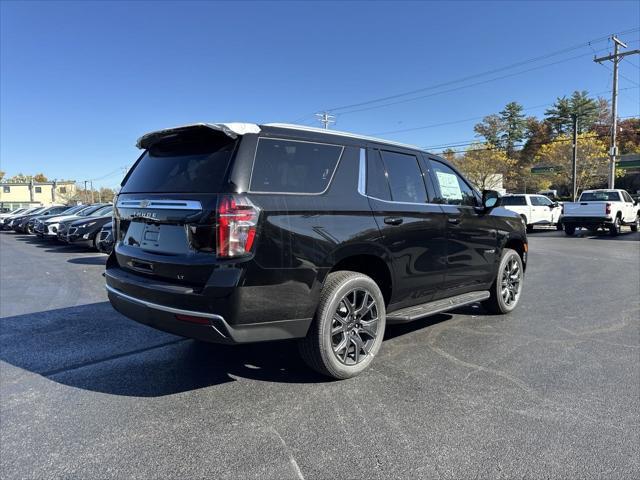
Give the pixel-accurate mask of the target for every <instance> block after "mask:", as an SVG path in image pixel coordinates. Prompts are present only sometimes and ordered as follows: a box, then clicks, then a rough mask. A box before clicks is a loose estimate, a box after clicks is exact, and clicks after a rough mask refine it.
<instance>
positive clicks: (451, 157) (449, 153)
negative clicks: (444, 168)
mask: <svg viewBox="0 0 640 480" xmlns="http://www.w3.org/2000/svg"><path fill="white" fill-rule="evenodd" d="M442 156H443V157H444V158H445V160H447V161H449V162H454V161H455V159H456V151H455V150H453V149H452V148H447V149H446V150H444V151H443V152H442Z"/></svg>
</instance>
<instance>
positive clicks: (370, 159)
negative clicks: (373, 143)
mask: <svg viewBox="0 0 640 480" xmlns="http://www.w3.org/2000/svg"><path fill="white" fill-rule="evenodd" d="M367 195H369V196H371V197H375V198H379V199H381V200H391V193H390V191H389V182H388V181H387V172H386V171H385V169H384V165H383V164H382V159H381V158H380V152H379V151H378V150H372V149H370V150H368V151H367Z"/></svg>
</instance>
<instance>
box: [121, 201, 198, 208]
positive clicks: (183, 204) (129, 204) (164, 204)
mask: <svg viewBox="0 0 640 480" xmlns="http://www.w3.org/2000/svg"><path fill="white" fill-rule="evenodd" d="M117 207H118V208H152V209H154V210H202V204H201V203H200V202H199V201H197V200H118V204H117Z"/></svg>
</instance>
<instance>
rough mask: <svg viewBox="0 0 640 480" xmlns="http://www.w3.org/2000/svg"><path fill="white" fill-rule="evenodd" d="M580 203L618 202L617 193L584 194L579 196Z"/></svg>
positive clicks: (618, 196)
mask: <svg viewBox="0 0 640 480" xmlns="http://www.w3.org/2000/svg"><path fill="white" fill-rule="evenodd" d="M580 201H581V202H619V201H620V195H618V192H584V193H583V194H582V195H580Z"/></svg>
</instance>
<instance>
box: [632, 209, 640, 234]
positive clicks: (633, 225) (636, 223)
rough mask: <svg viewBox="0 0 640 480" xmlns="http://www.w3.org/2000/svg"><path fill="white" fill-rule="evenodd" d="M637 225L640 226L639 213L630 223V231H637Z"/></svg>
mask: <svg viewBox="0 0 640 480" xmlns="http://www.w3.org/2000/svg"><path fill="white" fill-rule="evenodd" d="M638 227H640V213H639V214H637V215H636V221H635V223H632V224H631V231H632V232H637V231H638Z"/></svg>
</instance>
